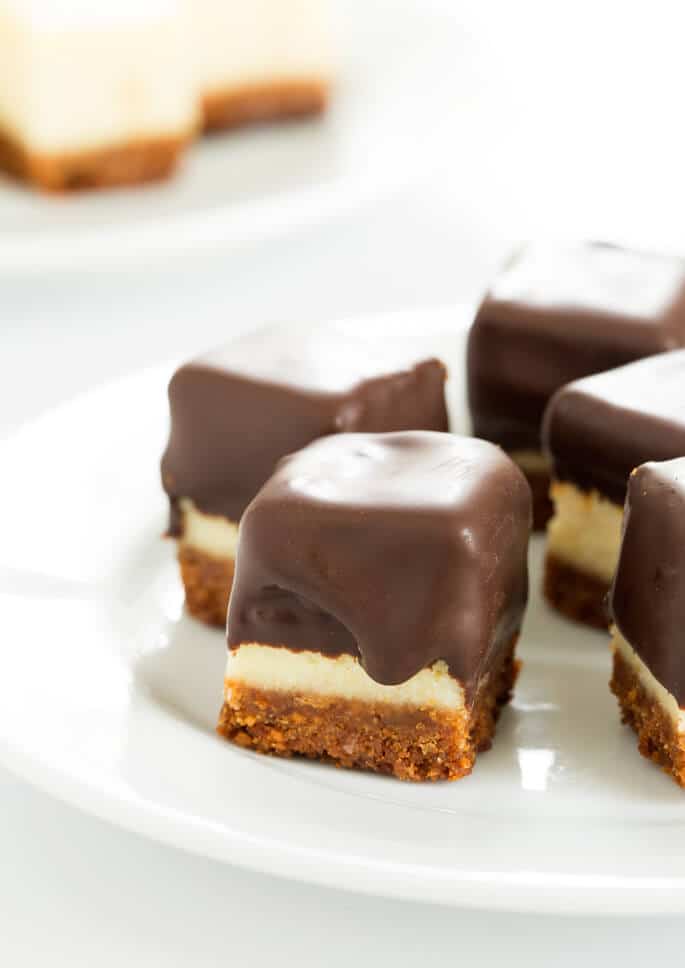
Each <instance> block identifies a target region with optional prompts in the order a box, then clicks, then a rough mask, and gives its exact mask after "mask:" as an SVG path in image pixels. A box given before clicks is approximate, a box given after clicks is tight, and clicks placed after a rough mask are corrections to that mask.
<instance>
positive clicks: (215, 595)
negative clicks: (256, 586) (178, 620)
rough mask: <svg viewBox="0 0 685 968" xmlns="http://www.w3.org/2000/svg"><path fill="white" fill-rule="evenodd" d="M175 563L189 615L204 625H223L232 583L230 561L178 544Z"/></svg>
mask: <svg viewBox="0 0 685 968" xmlns="http://www.w3.org/2000/svg"><path fill="white" fill-rule="evenodd" d="M178 563H179V566H180V568H181V579H182V581H183V587H184V588H185V593H186V608H187V609H188V611H189V612H190V614H191V615H194V616H195V618H199V619H200V621H201V622H205V623H206V624H207V625H216V626H217V627H219V628H225V627H226V612H227V611H228V599H229V597H230V595H231V586H232V585H233V571H234V562H233V560H232V559H228V558H213V557H212V556H211V555H208V554H206V552H204V551H197V550H196V549H195V548H191V547H188V546H187V545H180V546H179V549H178Z"/></svg>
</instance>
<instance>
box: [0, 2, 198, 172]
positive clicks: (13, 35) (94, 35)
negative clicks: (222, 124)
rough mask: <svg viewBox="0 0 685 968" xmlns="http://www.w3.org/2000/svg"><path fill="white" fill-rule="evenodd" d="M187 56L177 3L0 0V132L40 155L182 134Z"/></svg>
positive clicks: (189, 110)
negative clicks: (0, 130)
mask: <svg viewBox="0 0 685 968" xmlns="http://www.w3.org/2000/svg"><path fill="white" fill-rule="evenodd" d="M105 8H106V9H105ZM189 61H190V58H189V57H188V53H187V31H186V27H185V13H184V10H183V7H182V6H181V3H180V0H139V2H135V3H134V2H133V0H117V2H116V3H112V4H105V5H103V4H102V3H98V2H96V0H90V2H87V0H22V2H20V0H0V128H1V129H2V130H3V131H5V132H6V133H7V134H9V135H10V136H11V137H13V138H14V139H15V140H16V141H17V142H19V143H20V144H21V145H23V146H24V147H25V148H26V149H27V150H29V151H32V152H34V153H36V154H38V153H40V154H45V155H59V154H71V153H77V152H84V153H85V152H88V151H95V150H97V149H99V148H103V147H110V146H117V145H122V144H126V143H129V142H135V141H144V140H146V139H154V138H185V137H187V136H189V135H190V134H191V133H192V132H193V131H194V130H195V128H196V126H197V123H198V103H197V102H198V96H197V94H198V92H197V87H196V82H195V78H194V69H193V67H192V65H191V64H190V63H189Z"/></svg>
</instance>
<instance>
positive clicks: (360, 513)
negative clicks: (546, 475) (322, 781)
mask: <svg viewBox="0 0 685 968" xmlns="http://www.w3.org/2000/svg"><path fill="white" fill-rule="evenodd" d="M530 524H531V496H530V489H529V487H528V484H527V482H526V480H525V478H524V476H523V474H522V473H521V471H520V470H519V469H518V467H517V466H516V465H515V464H514V463H513V462H512V461H511V460H510V459H509V458H508V457H507V456H506V455H505V454H504V452H503V451H501V450H500V448H498V447H495V446H494V445H492V444H489V443H487V442H486V441H481V440H475V439H473V438H467V437H458V436H453V435H450V434H444V433H431V432H405V433H393V434H378V435H376V434H341V435H337V436H331V437H327V438H324V439H323V440H320V441H318V442H316V443H313V444H311V445H310V446H309V447H306V448H305V449H304V450H302V451H300V452H299V453H297V454H295V455H293V456H291V457H288V458H286V459H285V460H283V461H282V462H281V463H280V464H279V466H278V469H277V470H276V472H275V473H274V475H273V476H272V477H271V479H270V480H269V481H268V483H267V484H266V485H265V486H264V487H263V488H262V490H261V491H260V492H259V494H258V495H257V497H256V498H255V499H254V500H253V501H252V503H251V504H250V506H249V507H248V509H247V511H246V512H245V514H244V515H243V518H242V521H241V526H240V537H239V542H238V553H237V562H236V576H235V582H234V586H233V593H232V597H231V603H230V609H229V619H228V645H229V657H228V664H227V668H226V676H225V694H224V706H223V709H222V712H221V717H220V721H219V725H218V731H219V733H220V734H221V735H223V736H225V737H226V738H227V739H229V740H232V741H233V742H235V743H238V744H239V745H241V746H244V747H250V748H252V749H255V750H257V751H259V752H262V753H274V754H278V755H283V756H290V755H292V754H300V755H304V756H308V757H311V758H315V759H325V760H331V761H333V762H334V763H336V764H338V765H340V766H346V767H357V768H361V769H369V770H374V771H376V772H380V773H389V774H393V775H394V776H396V777H399V778H400V779H408V780H427V779H431V780H432V779H458V778H459V777H462V776H465V775H466V774H467V773H469V772H470V771H471V769H472V767H473V764H474V762H475V759H476V755H477V753H478V752H479V751H480V750H484V749H487V748H488V747H489V746H490V744H491V741H492V738H493V735H494V731H495V723H496V720H497V716H498V713H499V711H500V708H501V706H502V705H503V704H505V703H506V702H507V701H508V699H509V697H510V694H511V690H512V687H513V685H514V680H515V677H516V671H517V664H516V660H515V657H514V650H515V645H516V640H517V637H518V634H519V630H520V628H521V623H522V620H523V614H524V610H525V606H526V601H527V594H528V574H527V548H528V537H529V532H530Z"/></svg>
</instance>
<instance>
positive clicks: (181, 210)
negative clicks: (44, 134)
mask: <svg viewBox="0 0 685 968" xmlns="http://www.w3.org/2000/svg"><path fill="white" fill-rule="evenodd" d="M334 8H335V23H336V25H337V30H336V46H337V49H338V61H339V65H338V81H337V86H336V92H335V97H334V100H333V103H332V107H331V110H330V113H329V115H328V116H327V117H326V118H325V119H323V120H317V121H312V122H304V123H301V124H281V125H273V126H267V127H263V128H254V129H250V130H246V131H243V132H238V133H233V134H227V135H223V136H216V137H212V138H206V139H204V140H203V141H201V142H200V143H198V144H197V145H196V146H195V147H194V148H193V149H192V150H191V152H190V153H189V154H188V156H187V158H186V161H185V163H184V164H183V166H182V169H181V170H180V172H179V173H178V175H177V176H176V177H175V178H173V179H171V180H170V181H168V182H165V183H163V184H160V185H158V186H146V187H144V188H140V189H135V190H122V191H114V192H98V193H86V194H83V195H80V196H79V195H70V196H64V197H56V198H53V197H49V196H47V197H46V196H45V195H41V194H38V193H35V192H33V191H30V190H26V189H24V188H22V187H20V186H17V185H16V184H15V183H13V182H11V181H10V180H8V179H4V178H2V177H1V176H0V271H10V270H11V271H14V272H16V271H24V272H26V271H31V272H41V271H45V270H46V269H53V270H54V269H59V270H67V269H69V268H72V269H73V268H77V269H78V270H79V271H80V272H82V271H84V269H85V268H90V267H93V266H97V267H99V268H112V267H116V266H120V265H122V264H125V265H128V264H131V263H133V262H139V261H140V259H141V258H143V257H146V258H150V257H152V256H157V257H159V256H163V255H170V254H172V253H177V254H178V253H188V252H190V251H192V250H194V249H197V248H198V247H199V248H203V247H207V246H214V245H220V244H221V245H225V244H237V243H243V242H247V241H254V240H260V239H264V238H266V237H270V236H274V235H278V234H280V233H282V232H284V231H287V230H289V229H292V228H294V227H296V226H301V225H303V224H306V223H310V222H313V221H316V220H318V219H321V218H323V217H326V216H331V215H333V214H335V213H339V212H343V211H346V210H349V209H350V208H352V207H354V206H356V205H360V204H362V203H363V202H365V201H367V200H369V199H373V198H375V197H377V196H379V195H381V194H383V193H386V192H391V191H393V190H396V189H398V188H399V187H401V186H402V185H404V184H406V183H407V181H409V180H410V179H411V178H412V177H414V176H415V175H417V174H420V173H421V172H422V171H423V170H425V168H426V166H427V165H430V164H433V163H434V161H435V159H436V157H437V156H438V155H439V151H440V145H441V143H442V137H443V135H442V132H443V131H444V130H445V126H446V124H447V123H449V122H450V120H451V118H453V116H454V113H455V110H456V109H457V108H458V99H455V91H457V92H461V91H462V90H463V89H464V87H465V85H464V84H463V83H462V84H459V83H456V84H455V83H453V79H454V78H455V76H461V77H462V78H463V76H464V75H465V74H466V72H467V71H468V66H467V62H466V60H465V57H464V55H463V53H462V47H463V42H462V37H461V34H460V29H459V26H458V23H457V21H456V20H455V19H454V18H452V17H446V16H444V15H441V14H440V12H439V11H438V10H437V9H433V8H432V6H431V4H430V2H426V0H334ZM459 96H460V97H461V96H462V95H461V94H459Z"/></svg>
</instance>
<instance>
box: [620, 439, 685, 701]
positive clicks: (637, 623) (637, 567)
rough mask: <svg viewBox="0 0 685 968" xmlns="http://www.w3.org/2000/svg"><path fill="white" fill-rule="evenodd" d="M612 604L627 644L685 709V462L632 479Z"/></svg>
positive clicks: (645, 469)
mask: <svg viewBox="0 0 685 968" xmlns="http://www.w3.org/2000/svg"><path fill="white" fill-rule="evenodd" d="M610 605H611V613H612V617H613V620H614V622H615V623H616V625H617V627H618V629H619V631H620V632H621V634H622V635H623V637H624V639H626V640H627V641H628V643H629V644H630V645H631V646H632V648H633V649H634V650H635V652H637V654H638V655H639V657H640V658H641V659H642V661H643V662H644V663H645V665H646V666H647V668H648V669H649V670H650V671H651V673H652V674H653V675H654V677H655V678H656V679H657V680H658V681H659V682H660V683H661V684H662V685H663V686H664V687H665V688H666V689H667V690H668V691H669V692H670V693H671V694H672V695H673V696H675V699H676V701H677V703H678V705H679V706H681V707H682V706H685V649H683V636H684V635H685V458H679V459H678V460H671V461H667V462H665V463H661V464H656V463H650V464H643V466H642V467H639V468H638V469H637V470H636V471H635V472H634V473H633V474H632V475H631V478H630V483H629V485H628V497H627V500H626V509H625V517H624V526H623V542H622V545H621V555H620V558H619V563H618V569H617V571H616V577H615V579H614V585H613V588H612V591H611V599H610Z"/></svg>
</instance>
